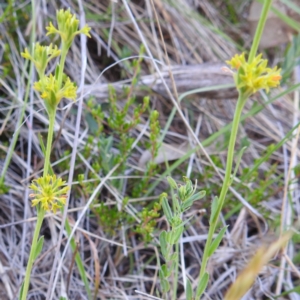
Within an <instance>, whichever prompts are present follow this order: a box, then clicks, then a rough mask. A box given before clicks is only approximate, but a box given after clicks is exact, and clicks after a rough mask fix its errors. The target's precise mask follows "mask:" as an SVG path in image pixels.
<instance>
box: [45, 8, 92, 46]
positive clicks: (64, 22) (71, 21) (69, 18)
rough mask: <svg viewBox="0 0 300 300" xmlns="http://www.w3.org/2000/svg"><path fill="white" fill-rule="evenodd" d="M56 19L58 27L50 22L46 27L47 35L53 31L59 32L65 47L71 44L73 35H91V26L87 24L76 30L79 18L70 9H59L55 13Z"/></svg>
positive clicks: (53, 32)
mask: <svg viewBox="0 0 300 300" xmlns="http://www.w3.org/2000/svg"><path fill="white" fill-rule="evenodd" d="M56 20H57V27H58V29H57V28H55V26H53V24H52V22H50V24H49V26H47V27H46V29H47V35H49V34H55V33H57V34H59V35H60V37H61V39H62V41H63V42H64V43H65V44H66V46H67V48H69V47H70V46H71V44H72V41H73V39H74V37H75V36H76V35H78V34H80V33H83V34H85V35H86V36H88V37H91V36H90V34H89V32H90V30H91V28H90V27H89V26H88V25H85V26H84V27H83V28H82V29H80V30H78V25H79V20H78V19H77V18H76V16H75V15H72V14H71V12H70V9H68V10H63V9H61V10H59V11H58V12H57V13H56Z"/></svg>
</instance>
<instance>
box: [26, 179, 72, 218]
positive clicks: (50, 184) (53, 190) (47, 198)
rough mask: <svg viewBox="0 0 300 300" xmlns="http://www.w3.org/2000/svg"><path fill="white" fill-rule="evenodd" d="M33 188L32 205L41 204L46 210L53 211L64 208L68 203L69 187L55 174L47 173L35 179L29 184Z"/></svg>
mask: <svg viewBox="0 0 300 300" xmlns="http://www.w3.org/2000/svg"><path fill="white" fill-rule="evenodd" d="M29 188H30V189H32V190H33V193H32V194H30V195H29V196H30V198H33V200H32V206H36V205H38V204H40V207H41V208H42V209H43V210H45V211H53V212H54V213H56V211H57V209H60V208H62V206H63V205H64V204H65V203H66V198H67V193H68V191H69V187H68V186H66V182H65V181H63V180H62V179H61V178H56V176H55V175H52V176H51V175H46V176H43V177H40V178H38V179H35V180H33V182H32V184H31V185H30V186H29Z"/></svg>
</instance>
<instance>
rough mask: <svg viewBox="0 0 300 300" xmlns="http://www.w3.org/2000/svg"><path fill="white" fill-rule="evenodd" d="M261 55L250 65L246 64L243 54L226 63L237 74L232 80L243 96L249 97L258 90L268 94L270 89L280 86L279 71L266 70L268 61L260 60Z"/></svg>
mask: <svg viewBox="0 0 300 300" xmlns="http://www.w3.org/2000/svg"><path fill="white" fill-rule="evenodd" d="M261 57H262V54H259V55H258V56H256V57H255V58H254V59H253V61H252V62H251V63H249V62H246V60H245V54H244V53H242V54H241V55H237V54H236V55H235V56H234V57H233V58H232V59H231V60H229V61H226V63H227V64H228V65H230V66H231V67H232V68H233V69H236V70H237V72H236V73H235V74H234V80H235V83H236V86H237V89H238V90H239V91H240V93H242V94H244V95H245V96H247V97H248V96H250V95H252V94H254V93H256V92H257V91H258V90H261V89H265V90H266V92H267V93H268V92H269V90H270V88H273V87H277V86H278V85H279V84H280V80H281V75H280V71H281V69H277V67H275V68H273V69H271V68H267V64H268V60H266V59H262V58H261Z"/></svg>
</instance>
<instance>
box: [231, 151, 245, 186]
mask: <svg viewBox="0 0 300 300" xmlns="http://www.w3.org/2000/svg"><path fill="white" fill-rule="evenodd" d="M246 149H247V147H243V148H242V149H241V150H240V151H239V153H238V155H237V156H238V157H237V162H236V166H235V168H234V172H233V174H232V175H231V178H230V185H231V184H232V182H233V178H234V177H235V175H236V173H237V171H238V168H239V166H240V163H241V160H242V156H243V154H244V152H245V150H246Z"/></svg>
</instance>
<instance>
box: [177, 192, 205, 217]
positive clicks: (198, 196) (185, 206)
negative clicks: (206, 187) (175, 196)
mask: <svg viewBox="0 0 300 300" xmlns="http://www.w3.org/2000/svg"><path fill="white" fill-rule="evenodd" d="M205 194H206V192H205V191H201V192H199V193H197V194H195V195H193V196H192V197H190V198H189V199H188V200H186V201H185V202H183V203H182V205H181V211H182V212H184V211H186V210H188V209H189V208H190V207H191V206H192V205H193V203H194V202H195V201H197V200H199V199H201V198H203V197H204V196H205Z"/></svg>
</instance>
